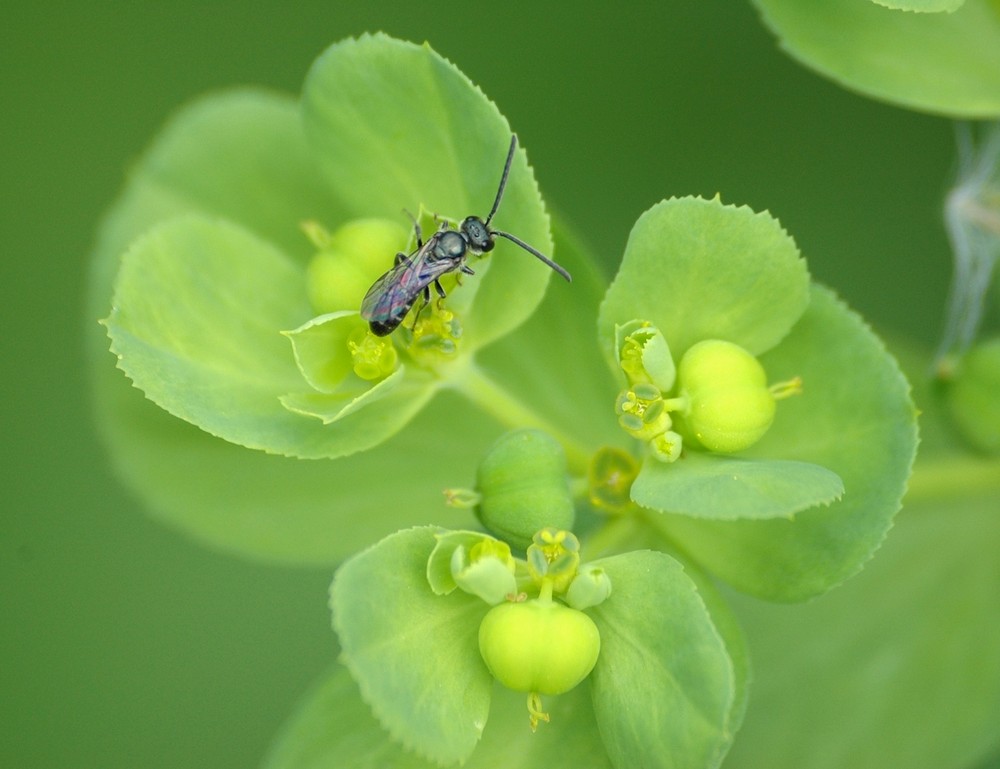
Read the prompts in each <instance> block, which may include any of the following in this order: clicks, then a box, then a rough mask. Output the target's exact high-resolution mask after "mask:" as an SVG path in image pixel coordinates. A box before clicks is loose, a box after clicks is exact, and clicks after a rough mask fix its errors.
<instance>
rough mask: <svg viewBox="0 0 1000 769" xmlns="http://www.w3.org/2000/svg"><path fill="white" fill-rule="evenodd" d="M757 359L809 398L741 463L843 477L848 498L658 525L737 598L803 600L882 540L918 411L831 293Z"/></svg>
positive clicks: (677, 518) (882, 353) (792, 407)
mask: <svg viewBox="0 0 1000 769" xmlns="http://www.w3.org/2000/svg"><path fill="white" fill-rule="evenodd" d="M761 362H762V363H763V364H764V367H765V369H766V370H767V372H768V376H769V377H770V378H772V379H775V380H778V381H783V380H787V379H791V378H792V377H794V376H796V375H800V376H801V377H802V380H803V392H802V394H801V395H798V396H795V397H791V398H788V399H786V400H783V401H781V403H780V404H779V408H778V413H777V416H776V418H775V421H774V424H773V425H772V426H771V429H770V431H769V432H768V433H767V434H766V435H765V436H764V438H763V439H762V440H761V441H760V442H759V443H757V444H756V445H755V446H753V447H752V448H751V449H749V450H748V451H746V452H745V454H744V455H745V456H748V457H753V458H761V459H764V458H773V457H780V458H782V459H786V460H793V461H799V462H808V463H811V464H815V465H819V466H821V467H824V468H827V469H828V470H830V471H831V472H833V473H836V474H837V475H839V476H840V478H841V479H842V480H843V484H844V489H845V492H844V495H843V497H842V498H841V499H840V500H839V501H836V502H833V503H831V504H830V505H828V506H820V507H813V508H810V509H808V510H804V511H802V512H800V513H798V514H797V515H796V516H795V517H794V519H793V520H785V519H772V520H741V521H720V520H716V521H710V520H705V519H695V518H691V517H687V516H681V515H674V514H665V515H661V516H655V517H651V518H650V521H651V522H652V523H653V524H654V525H657V526H660V527H662V528H663V530H664V531H665V532H667V533H668V535H669V536H670V537H671V538H673V539H674V540H675V541H677V542H679V544H680V546H681V547H682V548H683V549H684V550H685V551H686V552H687V553H688V554H689V555H690V556H691V557H692V558H694V559H695V560H696V561H697V562H699V563H701V564H702V565H703V566H704V567H706V568H708V569H709V570H711V571H712V572H714V573H715V574H716V575H718V576H720V577H722V578H723V579H725V580H726V581H727V582H729V583H730V584H732V585H733V586H735V587H737V588H739V589H740V590H744V591H747V592H750V593H753V594H754V595H757V596H760V597H763V598H768V599H771V600H779V601H796V600H803V599H805V598H808V597H811V596H814V595H818V594H820V593H822V592H824V591H826V590H829V589H830V588H831V587H833V586H834V585H836V584H838V583H840V582H842V581H843V580H845V579H847V578H848V577H850V576H851V575H852V574H854V573H856V572H857V571H858V570H859V569H860V568H861V567H862V565H863V564H864V563H865V561H867V560H868V559H869V558H870V557H871V554H872V553H873V552H874V551H875V549H876V548H877V547H878V546H879V544H880V543H881V541H882V539H883V537H884V536H885V533H886V532H887V531H888V529H889V527H890V525H891V523H892V517H893V515H894V514H895V512H896V511H897V510H898V509H899V504H900V499H901V498H902V495H903V491H904V489H905V485H906V480H907V478H908V476H909V473H910V468H911V465H912V462H913V457H914V454H915V450H916V442H917V435H916V410H915V407H914V406H913V403H912V400H911V399H910V395H909V385H908V384H907V382H906V379H905V378H904V377H903V375H902V373H901V372H900V371H899V368H898V366H897V365H896V362H895V361H894V360H893V359H892V357H891V356H890V355H889V354H888V353H887V352H886V350H885V348H884V347H883V345H882V343H881V341H879V339H878V338H877V337H876V336H875V335H874V334H873V333H872V332H871V330H870V329H869V328H867V327H866V326H865V325H864V323H863V322H862V321H861V319H860V318H858V317H857V315H855V314H854V313H853V312H851V311H850V310H849V309H848V308H847V307H846V306H845V305H843V304H842V303H841V302H840V301H839V300H837V299H836V298H835V297H834V296H833V295H832V294H831V293H830V292H829V291H828V290H826V289H823V288H819V287H814V288H813V292H812V298H811V300H810V304H809V309H808V310H807V311H806V313H805V315H803V317H802V319H801V320H800V321H799V323H798V324H796V326H795V328H794V329H793V330H792V333H791V334H790V335H789V336H788V337H787V338H786V339H785V340H784V341H783V342H782V343H781V344H780V345H778V346H777V347H775V348H774V349H773V350H771V351H770V352H768V353H766V354H765V355H763V356H762V358H761Z"/></svg>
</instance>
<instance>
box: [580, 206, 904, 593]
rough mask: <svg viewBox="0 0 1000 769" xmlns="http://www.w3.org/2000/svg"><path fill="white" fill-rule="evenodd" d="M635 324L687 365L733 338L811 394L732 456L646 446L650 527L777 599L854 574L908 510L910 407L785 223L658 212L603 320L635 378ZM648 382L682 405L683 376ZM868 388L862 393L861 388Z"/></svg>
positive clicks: (734, 211)
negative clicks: (700, 349) (692, 354)
mask: <svg viewBox="0 0 1000 769" xmlns="http://www.w3.org/2000/svg"><path fill="white" fill-rule="evenodd" d="M637 319H641V321H642V324H645V325H642V324H640V325H636V324H635V321H636V320H637ZM629 328H633V329H635V328H638V329H652V330H655V332H656V334H659V335H662V336H663V338H664V342H665V344H666V346H667V348H669V351H670V354H671V355H672V356H673V357H674V358H675V359H678V360H680V359H683V357H684V355H685V354H686V353H687V352H688V350H689V349H691V348H692V347H694V346H695V345H697V344H699V343H702V342H705V341H706V340H723V341H724V342H726V343H728V344H731V345H736V346H738V347H739V348H742V350H743V351H745V353H746V354H749V355H750V356H753V357H755V358H757V360H759V362H760V365H761V366H762V367H763V370H764V371H765V372H766V374H767V378H768V380H770V381H777V382H790V381H793V380H798V379H801V390H802V391H801V393H800V394H798V395H795V396H793V397H789V398H787V399H785V400H782V401H781V402H780V403H779V404H778V408H777V411H776V415H775V418H774V422H773V424H772V425H771V427H770V429H769V430H768V431H767V432H766V433H765V434H764V435H763V437H762V438H760V440H758V441H757V442H755V443H753V444H752V445H750V446H748V447H744V448H743V450H741V451H740V452H739V453H738V454H736V455H734V456H723V455H712V454H708V453H706V452H704V451H702V450H699V449H698V448H697V447H696V446H688V445H687V444H686V443H685V448H684V455H683V458H681V459H679V460H678V461H674V462H670V463H666V462H663V461H662V456H661V454H660V453H659V452H658V451H657V450H656V447H655V446H650V448H649V449H647V451H646V453H647V457H646V459H645V462H644V464H643V466H642V469H641V470H640V472H639V473H638V475H637V477H636V479H635V481H634V483H633V484H632V486H631V498H632V500H633V501H634V502H636V503H637V504H638V505H640V506H642V507H643V508H649V509H651V510H654V511H659V512H660V513H661V514H662V515H658V516H653V517H649V518H646V519H645V520H648V522H649V524H650V525H652V526H653V527H656V528H658V529H660V530H662V531H663V532H664V533H666V534H667V535H668V537H670V538H671V539H674V540H675V541H677V542H679V543H680V546H681V549H682V550H684V551H686V552H688V553H689V554H694V555H695V559H696V560H698V561H699V562H700V563H701V564H702V566H707V567H708V568H709V569H710V570H712V571H715V572H716V573H717V574H721V575H724V577H725V579H727V580H728V581H729V582H731V583H732V584H734V585H736V586H737V587H740V588H741V589H744V590H749V591H751V592H754V593H756V594H758V595H761V596H766V597H769V598H772V599H782V600H798V599H801V598H804V597H806V596H808V595H813V594H816V593H819V592H823V591H824V590H827V589H829V587H831V586H832V585H834V584H836V583H837V582H840V581H842V580H843V579H845V578H846V577H847V576H849V575H850V574H852V573H854V572H855V571H857V570H858V569H859V568H860V566H861V564H862V563H863V562H864V561H865V560H866V559H867V558H868V557H869V556H870V554H871V552H872V551H873V550H874V548H876V547H877V546H878V544H879V543H880V542H881V540H882V537H883V536H884V535H885V532H886V531H887V529H888V527H889V525H890V523H891V520H892V515H893V514H894V512H895V511H896V509H897V508H898V506H899V500H900V497H901V496H902V491H903V484H904V482H905V479H906V477H907V475H908V474H909V468H910V465H911V463H912V460H913V454H914V450H915V438H916V433H915V413H914V409H913V406H912V404H911V403H910V400H909V397H908V386H907V384H906V381H905V379H903V377H902V375H901V374H900V372H899V370H898V368H897V367H896V365H895V363H894V362H893V361H892V359H891V358H890V357H889V356H888V355H887V354H886V353H885V350H884V348H883V347H882V345H881V343H880V342H879V341H878V340H877V339H876V338H875V337H874V335H873V334H872V333H871V332H870V330H868V329H867V328H866V327H864V325H863V324H862V323H861V322H860V321H859V319H858V318H857V317H856V316H855V315H854V314H853V313H851V312H850V311H849V310H848V309H847V308H846V307H844V306H843V305H842V304H841V303H839V302H838V301H837V300H836V299H835V298H834V297H832V295H830V294H829V292H827V291H826V290H824V289H821V288H818V287H810V284H809V277H808V274H807V272H806V269H805V265H804V263H803V261H802V259H801V258H800V256H799V254H798V250H797V249H796V247H795V244H794V242H793V241H792V240H791V238H790V237H788V235H787V234H786V233H785V232H784V231H783V230H782V229H781V227H780V226H779V225H778V223H777V222H776V221H775V220H774V219H773V218H771V217H770V216H768V215H767V214H756V213H754V212H752V211H750V210H749V209H747V208H736V207H731V206H725V205H723V204H721V203H720V202H719V201H717V200H714V201H710V200H700V199H694V198H684V199H675V200H669V201H664V202H662V203H660V204H658V205H656V206H654V207H653V208H652V209H650V210H649V211H647V212H646V213H645V214H643V216H642V217H640V219H639V221H638V222H636V225H635V227H634V228H633V230H632V233H631V235H630V236H629V242H628V244H627V246H626V249H625V256H624V259H623V261H622V266H621V268H620V270H619V272H618V275H617V276H616V277H615V279H614V281H613V282H612V284H611V287H610V288H609V289H608V292H607V294H606V295H605V298H604V302H603V303H602V305H601V310H600V315H599V319H598V330H599V332H600V341H601V343H602V346H603V348H604V351H605V355H606V357H607V359H608V361H609V363H610V364H611V367H612V369H614V370H617V371H619V372H620V373H619V376H621V377H622V378H623V379H624V378H626V377H628V378H633V377H632V375H629V374H627V373H623V371H624V367H623V364H622V362H621V361H622V358H621V349H622V342H621V338H622V329H626V330H627V329H629ZM643 333H646V332H645V331H644V332H643ZM730 349H731V348H730ZM741 354H742V353H741ZM753 366H754V367H755V366H756V363H755V364H753ZM664 370H666V369H664ZM667 383H669V378H668V379H666V380H663V381H662V383H661V384H663V385H665V384H667ZM643 387H645V386H644V385H634V386H633V388H632V390H633V391H634V392H635V393H636V394H637V395H638V396H640V401H639V402H640V403H642V402H643V401H642V400H641V399H642V398H647V399H648V400H646V401H645V402H646V403H653V402H654V401H655V400H656V399H657V398H660V399H662V402H663V405H664V408H665V409H667V410H668V412H669V413H676V414H679V415H682V414H683V409H684V407H685V403H684V398H683V397H678V396H683V394H682V393H681V392H680V390H679V389H678V387H679V386H678V385H674V389H673V390H670V391H667V392H662V391H660V390H659V387H657V386H656V385H653V387H654V390H655V391H651V392H649V393H646V392H645V390H644V389H643ZM860 392H865V393H866V397H865V399H864V401H863V402H859V400H858V399H857V398H855V397H854V394H855V393H860ZM759 408H761V407H760V406H754V407H752V408H751V411H752V412H754V413H757V412H758V410H759ZM671 409H672V411H671ZM669 432H672V431H669ZM668 434H669V433H668ZM848 436H852V437H851V438H850V439H848ZM862 436H872V438H871V440H866V439H865V438H863V437H862ZM876 436H877V437H876ZM859 452H860V453H859ZM861 455H864V458H862V456H861ZM845 488H846V489H850V490H851V491H850V493H849V494H847V495H844V490H845ZM594 494H595V492H593V491H592V492H591V495H592V496H594ZM842 495H843V498H841V497H842ZM845 531H851V532H852V535H851V537H849V538H848V539H847V540H845V539H842V538H841V535H842V534H843V533H844V532H845ZM834 532H839V533H838V534H836V535H835V534H834ZM722 543H726V544H725V545H723V544H722ZM806 552H811V555H808V556H804V554H805V553H806Z"/></svg>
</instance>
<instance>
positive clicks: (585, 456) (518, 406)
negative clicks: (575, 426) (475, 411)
mask: <svg viewBox="0 0 1000 769" xmlns="http://www.w3.org/2000/svg"><path fill="white" fill-rule="evenodd" d="M455 374H458V375H457V376H455ZM449 386H450V387H451V388H452V389H453V390H455V391H456V392H458V393H461V394H462V395H463V396H465V397H466V398H468V400H469V401H471V402H472V403H474V404H475V405H476V406H478V407H479V408H480V409H482V410H483V411H485V412H486V413H487V414H489V415H490V416H492V417H494V418H495V419H496V420H497V421H498V422H500V423H501V424H503V425H505V426H506V427H509V428H511V429H518V428H522V427H534V428H538V429H539V430H544V431H545V432H547V433H549V435H551V436H552V437H553V438H555V439H556V440H558V441H559V443H561V444H562V447H563V450H564V451H565V452H566V460H567V462H568V464H569V471H570V473H571V474H573V475H584V474H586V472H587V467H588V466H589V464H590V454H591V452H589V451H587V449H586V448H584V447H583V446H582V445H581V444H579V443H578V442H577V441H575V440H574V439H572V438H570V437H569V436H568V435H567V434H566V433H565V432H564V431H562V430H561V429H559V428H558V427H556V426H555V425H554V424H553V423H552V422H550V421H549V420H548V419H546V418H545V416H543V415H542V414H540V413H539V412H537V411H535V410H534V409H532V408H530V407H529V406H528V405H527V404H525V403H524V402H523V401H521V400H520V399H518V398H517V397H515V396H514V395H512V394H511V393H510V392H508V391H507V390H506V389H504V387H503V386H501V385H500V384H498V383H497V382H496V381H495V380H494V379H492V378H491V377H490V376H488V375H487V374H486V373H484V372H483V370H482V369H480V368H479V367H478V366H476V364H475V363H469V364H468V366H465V367H463V370H462V371H461V372H453V374H452V376H451V382H450V384H449Z"/></svg>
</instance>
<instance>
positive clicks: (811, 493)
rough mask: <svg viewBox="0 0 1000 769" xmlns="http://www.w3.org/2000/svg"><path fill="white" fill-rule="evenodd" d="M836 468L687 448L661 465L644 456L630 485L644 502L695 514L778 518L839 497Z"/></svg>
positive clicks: (840, 484)
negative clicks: (678, 459) (677, 458)
mask: <svg viewBox="0 0 1000 769" xmlns="http://www.w3.org/2000/svg"><path fill="white" fill-rule="evenodd" d="M843 491H844V484H843V482H842V481H841V480H840V478H839V477H838V476H837V474H836V473H833V472H830V471H829V470H827V469H826V468H824V467H820V466H819V465H814V464H811V463H809V462H797V461H790V460H783V459H742V458H740V457H729V456H720V455H706V454H703V453H699V452H693V451H692V452H690V453H688V455H687V456H685V457H684V459H683V461H681V462H675V463H672V464H664V463H663V462H660V461H658V460H656V459H655V458H648V459H647V460H646V462H645V463H644V464H643V467H642V470H641V471H640V472H639V476H638V477H637V478H636V479H635V483H633V484H632V499H633V500H634V501H635V502H638V503H639V504H640V505H642V506H643V507H648V508H650V509H652V510H659V511H661V512H672V513H678V514H682V515H690V516H693V517H695V518H714V519H719V520H735V519H738V518H780V517H786V518H787V517H791V516H792V515H794V514H795V513H797V512H799V511H801V510H805V509H806V508H808V507H813V506H814V505H825V504H829V503H830V502H832V501H833V500H835V499H837V498H839V497H840V495H841V494H842V493H843Z"/></svg>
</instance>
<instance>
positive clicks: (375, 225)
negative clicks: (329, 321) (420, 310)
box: [306, 219, 409, 314]
mask: <svg viewBox="0 0 1000 769" xmlns="http://www.w3.org/2000/svg"><path fill="white" fill-rule="evenodd" d="M407 237H409V236H408V234H407V232H406V230H405V229H404V228H403V226H402V225H401V224H399V223H398V222H394V221H392V220H389V219H354V220H352V221H349V222H347V223H346V224H344V225H343V226H342V227H341V228H340V229H338V230H337V231H336V232H334V233H333V235H331V236H330V238H329V241H328V243H327V244H326V245H325V247H324V248H323V250H322V251H320V252H319V253H318V254H316V255H315V256H314V257H313V258H312V261H311V262H310V263H309V267H308V269H307V270H306V287H307V290H308V292H309V301H310V302H311V303H312V306H313V309H314V310H315V311H316V312H318V313H320V314H323V313H327V312H336V311H338V310H356V309H357V308H358V307H360V306H361V300H362V299H363V298H364V295H365V292H366V291H368V287H369V286H370V285H371V282H372V280H374V279H375V277H376V276H377V275H378V274H379V273H380V272H383V271H384V270H385V269H386V267H388V266H390V265H391V264H392V259H393V257H394V256H395V255H396V253H397V252H399V251H400V250H402V249H404V248H405V247H406V240H407Z"/></svg>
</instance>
